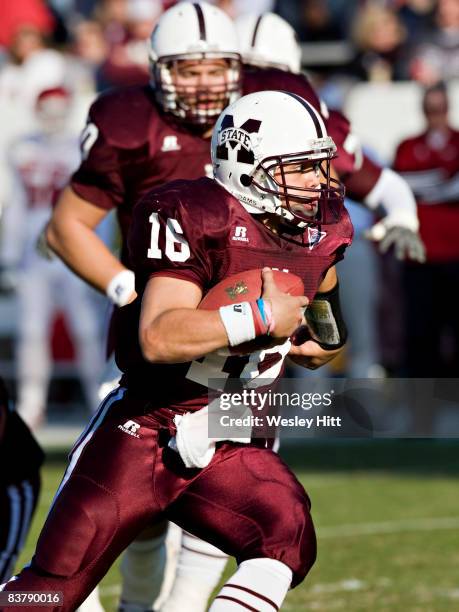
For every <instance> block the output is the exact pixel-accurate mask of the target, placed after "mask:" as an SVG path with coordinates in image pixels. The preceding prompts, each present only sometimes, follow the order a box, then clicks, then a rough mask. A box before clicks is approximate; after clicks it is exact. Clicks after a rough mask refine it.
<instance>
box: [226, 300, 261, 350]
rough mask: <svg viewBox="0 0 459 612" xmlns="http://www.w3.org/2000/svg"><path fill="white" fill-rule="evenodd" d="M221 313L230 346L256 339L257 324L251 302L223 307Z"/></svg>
mask: <svg viewBox="0 0 459 612" xmlns="http://www.w3.org/2000/svg"><path fill="white" fill-rule="evenodd" d="M219 312H220V317H221V319H222V322H223V325H224V326H225V330H226V335H227V336H228V342H229V345H230V346H237V345H238V344H242V343H243V342H249V341H250V340H253V339H254V338H255V337H256V335H257V334H256V332H255V322H254V320H253V314H252V307H251V306H250V302H240V303H239V304H231V306H222V307H221V308H220V309H219Z"/></svg>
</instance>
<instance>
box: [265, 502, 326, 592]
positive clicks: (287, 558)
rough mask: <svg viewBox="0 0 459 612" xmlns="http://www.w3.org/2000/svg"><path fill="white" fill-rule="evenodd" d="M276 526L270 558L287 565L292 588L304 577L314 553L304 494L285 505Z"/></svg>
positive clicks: (308, 508) (311, 530)
mask: <svg viewBox="0 0 459 612" xmlns="http://www.w3.org/2000/svg"><path fill="white" fill-rule="evenodd" d="M277 525H278V527H277V529H276V531H277V533H276V541H277V545H276V546H275V547H274V548H273V558H274V559H277V560H278V561H282V563H285V565H288V567H290V569H291V570H292V572H293V578H292V587H295V586H297V585H298V584H299V583H300V582H302V581H303V580H304V578H305V576H306V575H307V574H308V572H309V570H310V569H311V568H312V566H313V565H314V562H315V560H316V555H317V542H316V533H315V529H314V523H313V521H312V517H311V513H310V504H309V499H308V498H307V496H306V495H305V496H304V497H303V498H302V499H296V500H295V501H293V503H292V504H291V505H288V506H286V507H285V512H284V515H283V516H282V517H280V519H279V521H278V522H277Z"/></svg>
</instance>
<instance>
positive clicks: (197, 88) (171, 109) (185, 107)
mask: <svg viewBox="0 0 459 612" xmlns="http://www.w3.org/2000/svg"><path fill="white" fill-rule="evenodd" d="M204 60H213V61H215V62H216V61H221V60H223V61H224V62H225V63H226V64H227V67H226V70H225V76H224V79H223V81H222V82H221V83H215V84H209V85H208V84H205V85H199V84H198V85H195V84H193V85H187V84H185V83H181V84H178V83H177V81H178V80H180V77H179V76H178V73H179V71H180V62H184V61H190V62H193V61H194V62H196V63H198V62H199V63H201V62H202V61H204ZM152 75H153V79H152V80H153V87H154V91H155V95H156V98H157V100H158V103H159V104H160V105H161V106H162V108H163V109H164V111H165V112H168V113H171V114H172V115H174V116H176V117H178V118H179V119H180V120H182V121H184V122H185V123H189V124H192V125H197V126H203V127H211V126H212V125H213V124H214V123H215V121H216V120H217V118H218V117H219V115H220V113H221V112H222V110H223V109H224V108H225V107H226V106H228V105H229V104H231V103H232V102H234V101H235V100H237V98H239V96H240V95H241V61H240V57H239V55H238V54H236V53H235V54H227V55H222V53H219V52H215V53H211V52H205V53H193V54H191V53H187V54H183V55H174V56H170V57H162V58H160V59H158V61H156V62H154V63H152Z"/></svg>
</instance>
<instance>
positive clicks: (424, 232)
mask: <svg viewBox="0 0 459 612" xmlns="http://www.w3.org/2000/svg"><path fill="white" fill-rule="evenodd" d="M423 112H424V116H425V119H426V124H427V129H426V130H425V131H424V132H423V133H422V134H420V135H419V136H416V137H414V138H409V139H407V140H405V141H403V142H402V143H401V144H400V145H399V147H398V149H397V153H396V157H395V162H394V167H395V170H397V172H400V173H401V174H402V176H403V177H404V178H405V179H406V180H407V181H408V183H409V184H410V186H411V188H412V190H413V192H414V194H415V196H416V199H417V204H418V216H419V221H420V234H421V237H422V239H423V241H424V243H425V245H426V250H427V263H425V264H423V265H422V266H421V265H417V264H414V263H406V264H405V268H404V282H403V289H404V292H405V332H406V350H405V371H406V374H407V375H408V376H413V377H424V376H426V377H427V376H428V377H437V376H438V377H442V376H456V375H457V371H458V368H459V318H458V316H457V313H458V312H459V298H458V297H457V296H458V293H457V292H456V291H454V290H452V288H453V287H455V286H456V287H457V286H458V285H459V241H458V235H459V131H458V130H455V129H454V128H453V127H451V125H450V124H449V121H448V94H447V89H446V86H445V85H444V84H442V83H440V84H437V85H435V86H432V87H430V88H428V89H427V90H426V91H425V94H424V97H423Z"/></svg>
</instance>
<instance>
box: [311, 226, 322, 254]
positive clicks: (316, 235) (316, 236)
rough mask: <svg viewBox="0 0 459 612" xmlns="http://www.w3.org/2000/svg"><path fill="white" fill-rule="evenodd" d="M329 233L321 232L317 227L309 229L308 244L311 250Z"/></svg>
mask: <svg viewBox="0 0 459 612" xmlns="http://www.w3.org/2000/svg"><path fill="white" fill-rule="evenodd" d="M326 235H327V232H321V231H320V230H318V229H317V228H316V227H308V243H309V250H310V251H312V249H313V248H314V247H316V246H317V245H318V244H319V242H320V241H321V240H323V239H324V238H325V236H326Z"/></svg>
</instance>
